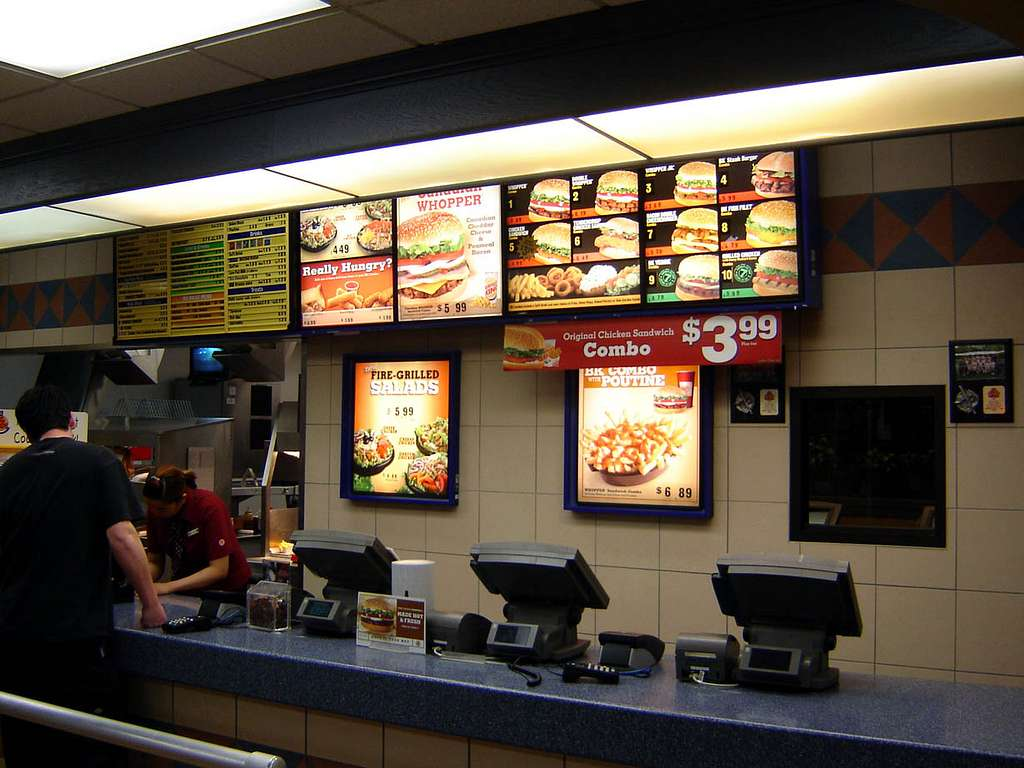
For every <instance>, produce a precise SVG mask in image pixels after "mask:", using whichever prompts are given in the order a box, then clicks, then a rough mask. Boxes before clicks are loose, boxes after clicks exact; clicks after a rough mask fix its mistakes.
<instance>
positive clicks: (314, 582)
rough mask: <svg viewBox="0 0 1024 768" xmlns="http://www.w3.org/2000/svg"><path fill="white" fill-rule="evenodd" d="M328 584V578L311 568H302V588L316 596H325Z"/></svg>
mask: <svg viewBox="0 0 1024 768" xmlns="http://www.w3.org/2000/svg"><path fill="white" fill-rule="evenodd" d="M326 586H327V579H324V578H321V577H320V576H317V575H316V574H315V573H313V572H312V571H311V570H309V568H303V569H302V588H303V589H305V590H306V591H307V592H309V593H310V594H311V595H314V596H315V597H323V594H324V587H326Z"/></svg>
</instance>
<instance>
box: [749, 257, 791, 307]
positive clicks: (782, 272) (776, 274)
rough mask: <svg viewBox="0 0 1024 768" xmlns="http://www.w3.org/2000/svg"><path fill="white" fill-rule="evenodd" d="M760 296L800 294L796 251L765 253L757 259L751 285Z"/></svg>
mask: <svg viewBox="0 0 1024 768" xmlns="http://www.w3.org/2000/svg"><path fill="white" fill-rule="evenodd" d="M751 287H752V288H753V289H754V293H756V294H757V295H758V296H788V295H792V294H795V293H797V292H799V290H800V283H799V281H798V279H797V261H796V251H765V252H764V253H762V254H761V255H760V256H759V257H758V259H757V265H756V266H755V267H754V280H753V282H752V283H751Z"/></svg>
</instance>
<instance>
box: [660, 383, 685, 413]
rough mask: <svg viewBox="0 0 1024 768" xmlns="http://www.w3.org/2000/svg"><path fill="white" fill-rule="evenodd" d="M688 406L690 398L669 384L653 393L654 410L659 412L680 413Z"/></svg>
mask: <svg viewBox="0 0 1024 768" xmlns="http://www.w3.org/2000/svg"><path fill="white" fill-rule="evenodd" d="M689 407H690V398H689V397H687V396H686V393H685V392H683V390H681V389H680V388H679V387H676V386H673V385H671V384H669V385H667V386H664V387H662V388H661V389H659V390H658V391H657V392H655V393H654V410H656V411H658V412H660V413H682V412H683V411H685V410H686V409H687V408H689Z"/></svg>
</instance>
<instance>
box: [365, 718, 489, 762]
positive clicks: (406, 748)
mask: <svg viewBox="0 0 1024 768" xmlns="http://www.w3.org/2000/svg"><path fill="white" fill-rule="evenodd" d="M426 755H429V756H430V758H429V761H430V765H431V766H432V768H467V766H468V765H469V739H466V738H463V737H461V736H448V735H447V734H441V733H432V732H430V731H420V730H415V729H412V728H401V727H399V726H397V725H386V726H385V727H384V765H386V766H387V768H421V766H422V765H423V760H424V756H426Z"/></svg>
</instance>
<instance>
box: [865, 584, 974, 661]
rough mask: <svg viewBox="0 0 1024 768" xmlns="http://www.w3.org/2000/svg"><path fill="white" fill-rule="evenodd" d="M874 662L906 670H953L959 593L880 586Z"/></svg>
mask: <svg viewBox="0 0 1024 768" xmlns="http://www.w3.org/2000/svg"><path fill="white" fill-rule="evenodd" d="M877 590H878V592H877V594H878V604H877V608H876V616H875V621H876V625H875V634H876V638H877V644H876V646H875V653H876V656H875V660H876V661H877V662H879V663H881V664H896V665H899V666H905V667H930V668H932V669H952V668H953V658H954V656H953V654H954V639H953V638H954V634H953V633H954V630H955V626H954V625H955V622H956V618H955V616H956V605H955V603H956V593H955V592H952V591H950V590H944V589H919V588H915V587H881V586H880V587H878V588H877Z"/></svg>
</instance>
